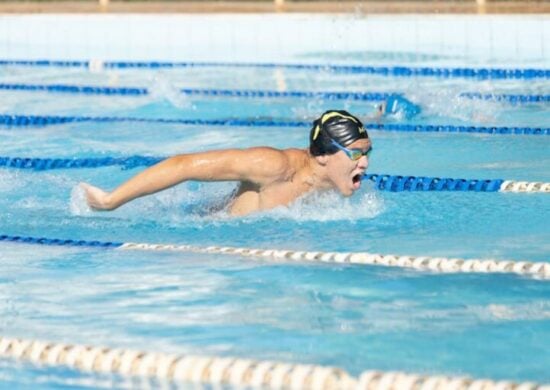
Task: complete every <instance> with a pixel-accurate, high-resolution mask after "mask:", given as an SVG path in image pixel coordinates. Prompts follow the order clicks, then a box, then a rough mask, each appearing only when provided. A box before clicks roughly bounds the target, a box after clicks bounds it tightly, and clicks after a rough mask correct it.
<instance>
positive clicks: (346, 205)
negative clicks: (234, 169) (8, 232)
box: [69, 182, 384, 224]
mask: <svg viewBox="0 0 550 390" xmlns="http://www.w3.org/2000/svg"><path fill="white" fill-rule="evenodd" d="M235 190H236V185H235V184H234V183H197V182H188V183H186V184H185V185H181V186H178V187H174V188H172V189H169V190H166V191H163V192H159V193H157V194H154V195H151V196H147V197H144V198H140V199H136V200H134V201H133V202H131V203H128V204H126V205H125V206H123V207H121V208H120V209H118V210H116V211H114V212H113V214H114V215H117V216H124V217H129V218H132V219H134V218H136V219H151V220H152V221H157V220H159V216H160V215H162V220H163V221H164V222H169V223H183V222H195V223H199V224H200V223H202V222H223V221H226V222H228V221H230V220H233V219H237V220H242V221H244V222H254V221H257V220H258V219H266V218H267V219H290V220H293V221H298V222H310V221H323V222H324V221H340V220H348V221H350V222H352V223H356V222H358V221H360V220H362V219H371V218H374V217H376V216H377V215H379V214H381V213H382V212H383V211H384V201H383V199H382V197H381V196H380V195H379V194H378V193H377V192H375V191H373V190H372V188H369V189H366V190H363V191H361V192H359V193H358V194H355V195H354V196H352V197H349V198H344V197H342V195H340V194H339V193H337V192H335V191H327V192H315V193H311V194H307V195H305V196H303V197H301V198H299V199H297V200H296V201H295V202H293V203H291V204H290V205H288V206H279V207H276V208H274V209H271V210H266V211H261V212H258V213H253V214H251V215H248V216H245V217H243V218H234V217H231V216H230V215H229V214H228V206H229V204H230V202H231V198H232V197H233V194H234V192H235ZM69 208H70V211H71V214H72V215H75V216H94V215H95V213H94V212H92V210H91V209H90V207H89V206H88V205H87V203H86V199H85V194H84V191H83V189H82V188H81V187H80V186H79V185H77V186H75V187H74V188H73V189H72V191H71V196H70V201H69Z"/></svg>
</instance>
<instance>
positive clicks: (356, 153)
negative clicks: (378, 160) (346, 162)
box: [330, 139, 372, 161]
mask: <svg viewBox="0 0 550 390" xmlns="http://www.w3.org/2000/svg"><path fill="white" fill-rule="evenodd" d="M330 142H332V144H333V145H334V146H336V147H337V148H338V149H340V150H341V151H342V152H344V153H345V154H346V155H347V156H348V157H349V158H350V159H351V160H353V161H357V160H359V159H360V158H361V157H363V156H365V157H367V158H369V157H370V154H371V152H372V146H371V147H369V149H368V150H367V151H365V152H363V150H361V149H348V148H346V147H344V146H342V145H340V144H339V143H338V142H336V141H335V140H333V139H331V140H330Z"/></svg>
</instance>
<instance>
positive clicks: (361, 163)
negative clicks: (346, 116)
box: [326, 138, 372, 196]
mask: <svg viewBox="0 0 550 390" xmlns="http://www.w3.org/2000/svg"><path fill="white" fill-rule="evenodd" d="M371 147H372V144H371V141H370V139H368V138H362V139H358V140H357V141H355V142H353V143H352V144H350V145H348V146H346V148H348V149H359V150H361V151H363V152H364V153H365V152H367V151H368V150H369V149H370V148H371ZM368 166H369V160H368V157H367V156H361V158H359V159H358V160H352V159H351V158H349V157H348V155H347V154H346V153H345V152H344V151H341V150H340V151H338V152H337V153H334V154H331V155H329V156H328V159H327V165H326V167H327V173H328V176H329V178H330V180H331V181H332V183H333V184H334V186H335V187H336V188H337V189H338V190H339V191H340V192H341V193H342V195H344V196H350V195H352V194H353V193H354V192H355V191H357V190H358V189H359V188H361V179H362V177H363V175H364V174H365V171H366V170H367V167H368Z"/></svg>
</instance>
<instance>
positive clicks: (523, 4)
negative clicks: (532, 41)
mask: <svg viewBox="0 0 550 390" xmlns="http://www.w3.org/2000/svg"><path fill="white" fill-rule="evenodd" d="M274 12H282V13H284V12H289V13H295V12H313V13H333V12H337V13H357V14H400V13H422V14H438V13H456V14H478V13H479V14H550V0H538V1H491V0H486V4H485V5H483V6H478V5H477V4H476V3H475V1H473V0H470V1H450V2H446V1H438V0H431V1H391V2H389V1H381V0H378V1H369V0H365V1H308V2H291V1H288V0H287V1H286V2H285V3H284V5H282V6H279V7H277V6H275V4H274V3H273V2H254V1H196V0H195V1H149V2H147V1H136V2H127V1H111V2H110V3H109V5H108V6H100V5H99V3H98V2H96V1H51V2H50V1H47V2H33V1H2V2H0V13H4V14H6V13H10V14H16V13H274Z"/></svg>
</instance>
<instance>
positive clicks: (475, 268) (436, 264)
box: [0, 235, 550, 279]
mask: <svg viewBox="0 0 550 390" xmlns="http://www.w3.org/2000/svg"><path fill="white" fill-rule="evenodd" d="M0 242H11V243H16V244H34V245H47V246H68V247H89V248H105V249H117V250H138V251H169V252H191V253H204V254H220V255H233V256H241V257H247V258H251V259H258V260H260V261H261V260H267V259H272V260H275V261H291V262H293V261H297V262H313V263H330V264H356V265H372V266H385V267H399V268H410V269H416V270H422V271H432V272H437V273H472V272H474V273H491V274H517V275H525V276H531V277H534V278H536V279H550V262H532V261H513V260H492V259H488V260H485V259H467V260H465V259H458V258H451V259H449V258H445V257H428V256H399V255H381V254H376V253H368V252H317V251H292V250H283V249H253V248H233V247H221V246H209V247H197V246H193V245H174V244H147V243H132V242H126V243H122V242H102V241H86V240H70V239H65V240H62V239H51V238H46V237H26V236H9V235H0Z"/></svg>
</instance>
